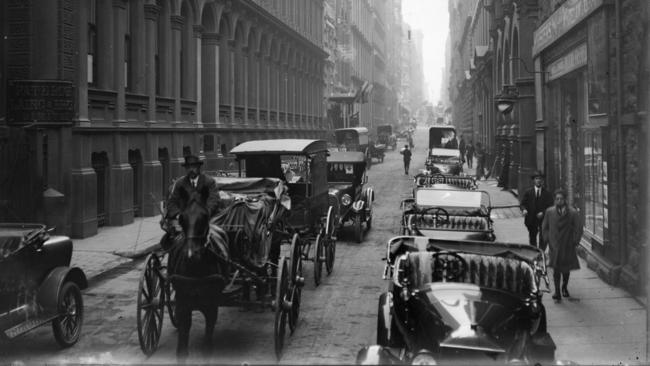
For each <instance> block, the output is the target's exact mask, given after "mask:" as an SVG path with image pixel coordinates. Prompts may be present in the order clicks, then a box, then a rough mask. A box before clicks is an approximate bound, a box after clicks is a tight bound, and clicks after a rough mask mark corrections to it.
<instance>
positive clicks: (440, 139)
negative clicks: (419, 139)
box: [425, 125, 463, 175]
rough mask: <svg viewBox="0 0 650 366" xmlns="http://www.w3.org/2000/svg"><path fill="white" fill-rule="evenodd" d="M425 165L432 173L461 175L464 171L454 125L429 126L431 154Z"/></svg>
mask: <svg viewBox="0 0 650 366" xmlns="http://www.w3.org/2000/svg"><path fill="white" fill-rule="evenodd" d="M425 167H426V169H427V170H429V171H430V172H431V173H442V174H451V175H459V174H460V173H461V172H462V171H463V163H462V162H461V159H460V150H459V149H458V140H456V129H455V128H454V126H450V125H436V126H432V127H430V128H429V154H428V156H427V160H426V162H425Z"/></svg>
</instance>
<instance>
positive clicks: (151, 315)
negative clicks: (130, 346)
mask: <svg viewBox="0 0 650 366" xmlns="http://www.w3.org/2000/svg"><path fill="white" fill-rule="evenodd" d="M160 267H161V265H160V260H159V259H158V255H156V253H151V254H149V258H147V261H146V264H145V266H144V270H143V271H142V275H141V276H140V285H139V286H138V304H137V305H138V312H137V321H138V340H139V341H140V348H141V349H142V352H144V354H145V355H147V356H151V355H152V354H153V353H154V352H155V351H156V349H157V348H158V342H159V341H160V333H161V330H162V323H163V318H164V316H165V291H164V289H163V286H164V284H163V280H162V278H161V277H160V274H159V270H160Z"/></svg>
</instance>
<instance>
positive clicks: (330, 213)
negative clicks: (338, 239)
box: [325, 206, 335, 239]
mask: <svg viewBox="0 0 650 366" xmlns="http://www.w3.org/2000/svg"><path fill="white" fill-rule="evenodd" d="M334 220H335V218H334V207H332V206H330V207H329V208H328V209H327V220H326V221H325V236H326V237H327V239H332V236H333V235H334V225H335V223H334Z"/></svg>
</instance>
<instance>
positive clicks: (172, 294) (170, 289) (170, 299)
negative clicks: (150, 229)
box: [161, 254, 178, 328]
mask: <svg viewBox="0 0 650 366" xmlns="http://www.w3.org/2000/svg"><path fill="white" fill-rule="evenodd" d="M165 258H166V262H165V265H164V266H162V267H161V273H162V275H163V278H167V276H168V273H169V272H168V270H169V254H166V255H165ZM165 304H166V305H167V312H168V313H169V320H170V322H171V323H172V325H173V326H174V328H178V323H177V322H176V290H175V289H174V286H172V284H171V282H169V281H166V282H165Z"/></svg>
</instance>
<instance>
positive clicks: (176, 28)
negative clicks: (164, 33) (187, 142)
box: [170, 15, 184, 123]
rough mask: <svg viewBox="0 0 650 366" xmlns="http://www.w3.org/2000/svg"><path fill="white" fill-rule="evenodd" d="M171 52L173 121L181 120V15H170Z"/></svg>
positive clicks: (178, 121) (182, 21)
mask: <svg viewBox="0 0 650 366" xmlns="http://www.w3.org/2000/svg"><path fill="white" fill-rule="evenodd" d="M170 19H171V27H172V52H171V61H172V62H171V65H172V70H171V74H172V75H171V76H172V98H174V120H173V123H180V122H181V53H180V49H181V30H182V29H183V23H184V20H183V17H182V16H180V15H172V16H171V17H170Z"/></svg>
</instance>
